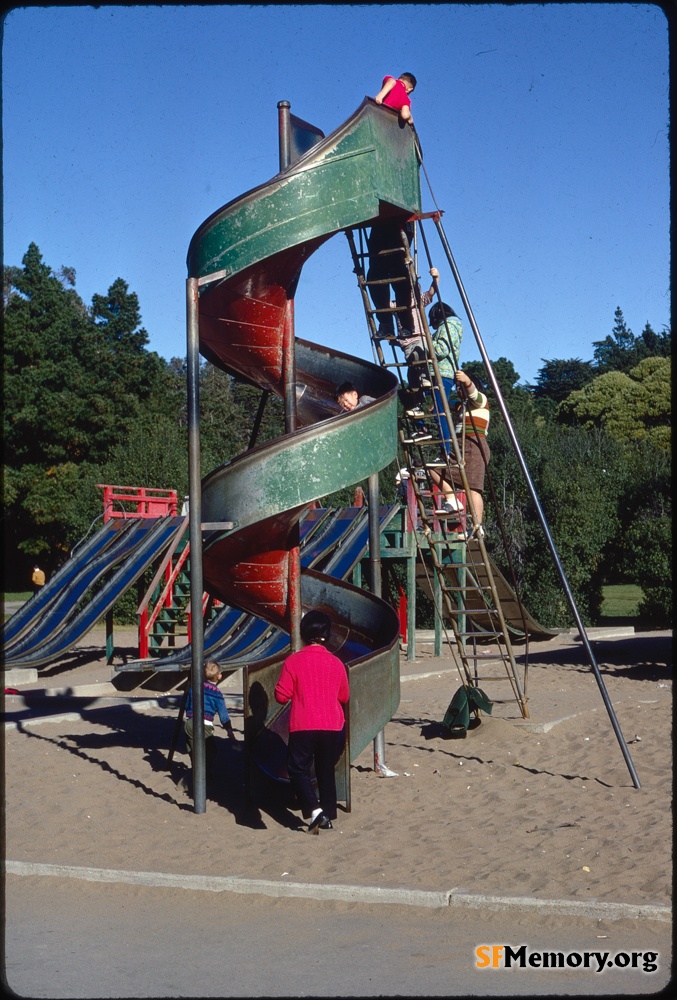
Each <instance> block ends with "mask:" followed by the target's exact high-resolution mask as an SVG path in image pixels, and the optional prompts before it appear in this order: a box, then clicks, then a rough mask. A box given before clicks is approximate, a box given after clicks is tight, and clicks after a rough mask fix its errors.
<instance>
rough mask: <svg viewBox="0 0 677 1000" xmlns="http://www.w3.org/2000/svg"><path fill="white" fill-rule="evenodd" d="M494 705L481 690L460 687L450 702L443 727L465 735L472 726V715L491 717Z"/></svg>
mask: <svg viewBox="0 0 677 1000" xmlns="http://www.w3.org/2000/svg"><path fill="white" fill-rule="evenodd" d="M492 708H493V703H492V702H491V701H489V699H488V697H487V696H486V694H485V693H484V691H483V690H482V689H481V688H477V687H470V686H468V687H460V688H459V689H458V691H457V692H456V694H455V695H454V697H453V698H452V699H451V701H450V702H449V708H448V709H447V711H446V713H445V716H444V719H443V720H442V725H443V726H444V727H445V728H446V729H449V730H450V731H451V732H453V733H455V734H457V735H460V734H461V733H463V734H465V732H466V731H467V729H468V726H469V725H470V713H471V712H474V713H475V715H477V713H478V712H480V711H481V712H486V713H487V715H491V710H492Z"/></svg>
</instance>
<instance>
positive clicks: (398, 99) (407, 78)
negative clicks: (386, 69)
mask: <svg viewBox="0 0 677 1000" xmlns="http://www.w3.org/2000/svg"><path fill="white" fill-rule="evenodd" d="M415 87H416V77H415V76H414V74H413V73H401V74H400V76H398V78H397V79H395V77H394V76H384V77H383V86H382V87H381V89H380V90H379V92H378V94H377V95H376V97H375V98H374V100H375V101H376V103H377V104H385V106H386V107H387V108H394V109H395V111H399V113H400V118H401V119H402V120H403V121H405V122H409V123H410V124H411V125H413V123H414V119H413V118H412V116H411V99H410V97H409V94H411V93H412V92H413V90H414V89H415Z"/></svg>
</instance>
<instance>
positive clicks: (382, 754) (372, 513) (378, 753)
mask: <svg viewBox="0 0 677 1000" xmlns="http://www.w3.org/2000/svg"><path fill="white" fill-rule="evenodd" d="M368 498H369V500H368V502H369V571H370V572H369V576H370V584H371V592H372V594H375V595H376V597H381V594H382V587H381V523H380V521H381V518H380V513H379V488H378V472H372V474H371V475H370V476H369V480H368ZM374 770H375V771H376V773H377V774H384V775H385V774H392V773H393V772H392V771H388V768H387V767H386V740H385V732H384V730H383V729H382V730H381V731H380V732H379V733H377V734H376V736H375V737H374Z"/></svg>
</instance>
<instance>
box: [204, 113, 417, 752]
mask: <svg viewBox="0 0 677 1000" xmlns="http://www.w3.org/2000/svg"><path fill="white" fill-rule="evenodd" d="M419 211H420V184H419V163H418V160H417V156H416V151H415V146H414V134H413V132H412V130H411V129H410V128H409V127H407V126H402V125H401V124H400V122H399V120H398V116H397V114H396V113H395V112H392V111H390V110H389V109H387V108H383V107H378V106H377V105H376V104H374V102H373V101H372V100H370V99H369V98H365V100H364V102H363V103H362V105H361V106H360V107H359V108H358V109H357V111H356V112H355V113H354V114H353V115H352V117H351V118H350V119H348V121H346V122H345V123H344V124H343V125H341V126H340V127H339V128H338V129H337V130H336V131H335V132H333V133H332V134H331V135H329V136H328V137H327V138H326V139H322V140H321V141H320V142H319V143H318V144H317V145H315V146H313V147H312V148H311V149H310V150H309V151H308V152H307V153H305V155H303V156H301V157H300V159H298V160H297V161H296V162H294V163H293V164H292V165H291V166H290V167H288V168H286V169H285V170H282V171H281V172H280V173H279V174H277V175H276V176H275V177H273V178H272V180H270V181H268V182H267V183H265V184H262V185H260V186H259V187H257V188H254V189H253V190H251V191H249V192H247V193H246V194H244V195H242V196H241V197H239V198H237V199H235V200H234V201H231V202H229V203H228V204H227V205H225V206H224V207H223V208H221V209H219V210H218V211H217V212H215V213H214V214H213V215H212V216H211V217H210V218H209V219H207V220H206V222H204V223H203V225H202V226H200V228H199V229H198V230H197V232H196V233H195V235H194V237H193V239H192V241H191V244H190V247H189V251H188V261H187V263H188V274H189V277H190V278H193V279H196V280H197V283H198V286H199V302H198V328H199V339H200V351H201V353H202V354H203V355H204V356H205V357H206V358H207V359H208V360H210V361H211V362H212V363H213V364H214V365H216V366H217V367H219V368H221V369H222V370H224V371H227V372H230V373H231V374H234V375H235V376H236V377H240V378H243V379H246V380H248V381H249V382H251V383H254V384H256V385H258V386H260V387H261V389H264V390H267V391H271V392H274V393H276V394H277V395H278V396H280V397H281V398H284V397H285V383H287V385H289V383H290V381H292V379H290V372H289V369H288V368H286V367H285V365H286V362H285V352H284V341H285V331H289V329H290V324H291V315H292V306H293V298H294V294H295V291H296V287H297V284H298V282H299V278H300V275H301V269H302V267H303V264H304V262H305V261H306V260H307V259H308V258H309V256H310V255H311V254H312V253H313V252H314V251H315V250H316V249H317V248H318V247H319V246H321V245H322V243H324V242H325V241H326V240H327V239H329V238H330V237H331V236H333V235H334V234H336V233H339V232H341V231H342V230H345V229H348V228H351V227H355V226H360V225H365V224H369V225H370V224H372V223H373V222H378V220H379V219H382V218H386V217H390V218H401V219H402V220H404V219H406V218H407V217H408V216H410V215H411V214H412V213H414V212H419ZM318 305H319V304H318ZM320 311H321V310H320ZM287 363H288V362H287ZM343 381H351V382H353V384H354V385H355V386H357V387H358V389H359V392H360V394H364V395H368V396H371V397H373V399H374V401H373V402H371V403H368V404H367V405H365V406H363V407H360V408H358V409H356V410H353V411H352V412H351V413H348V414H343V413H341V412H340V411H339V409H338V407H337V404H336V402H335V401H334V393H335V387H336V386H337V385H338V384H339V383H341V382H343ZM293 382H294V384H295V397H296V428H297V429H296V430H293V431H291V432H290V433H287V434H285V435H284V436H282V437H280V438H278V439H276V440H275V441H273V442H269V443H266V444H264V445H260V446H258V447H256V448H253V449H251V450H249V451H247V452H245V453H243V454H241V455H239V456H238V457H237V458H235V459H233V460H232V461H231V462H229V463H227V464H226V465H223V466H221V467H219V468H217V469H215V470H213V471H212V472H211V473H210V474H209V475H207V476H206V478H204V479H203V481H202V513H203V520H204V522H206V523H214V522H222V521H229V522H233V523H234V528H233V529H232V530H229V531H221V530H213V531H211V532H210V533H207V534H205V536H204V554H203V572H204V583H205V588H206V589H207V590H208V591H209V592H210V593H212V594H213V595H214V596H215V597H218V598H219V599H220V600H222V601H224V602H225V603H226V604H229V605H231V606H233V607H236V608H240V609H241V610H242V611H246V612H247V613H249V614H251V615H255V616H256V617H257V618H261V619H263V620H264V621H267V622H269V623H270V624H271V625H274V626H277V628H279V629H282V630H284V631H286V632H291V614H292V611H291V604H292V591H291V588H290V586H289V574H290V567H291V564H292V552H293V550H294V548H295V546H296V544H297V540H296V539H297V527H298V522H299V519H300V518H301V516H302V514H303V513H304V511H306V510H307V509H308V508H309V507H310V505H311V504H312V503H313V502H315V501H316V500H319V499H320V498H321V497H324V496H326V495H327V494H330V493H332V492H334V491H336V490H338V489H340V488H342V487H346V486H350V485H352V484H354V483H356V482H359V481H360V480H362V479H364V478H366V477H367V476H369V475H370V474H371V473H375V472H378V471H380V470H381V469H383V468H385V467H386V466H387V465H389V464H390V462H392V461H393V459H394V458H395V457H396V453H397V384H398V383H397V379H396V377H395V376H394V375H393V374H392V373H391V372H389V371H387V370H385V369H382V368H380V367H379V366H377V365H374V364H372V363H370V362H367V361H363V360H360V359H358V358H355V357H351V356H349V355H347V354H344V353H342V352H340V351H337V350H334V349H332V348H329V347H323V346H320V345H318V344H314V343H311V342H309V341H306V340H301V339H298V338H297V339H296V340H295V374H294V376H293ZM301 604H302V608H303V610H304V611H305V610H307V609H309V608H318V607H319V608H322V609H323V610H326V612H327V613H328V614H329V616H330V617H331V619H332V622H333V629H332V643H331V648H332V649H333V651H334V652H335V653H336V654H337V655H338V656H339V657H340V658H341V659H343V661H344V662H345V663H346V665H347V667H348V671H349V679H350V685H351V702H350V719H349V759H350V760H353V759H354V758H355V757H356V756H357V755H358V754H359V753H360V752H361V751H362V750H363V749H364V748H365V747H366V746H367V745H368V744H369V742H370V741H371V740H372V739H373V738H374V737H375V735H376V734H377V733H378V732H379V731H380V730H381V729H382V728H383V726H384V725H385V723H386V722H388V720H389V719H390V718H391V717H392V715H393V713H394V712H395V710H396V708H397V706H398V704H399V648H398V647H399V644H398V634H399V625H398V620H397V616H396V614H395V611H394V609H393V608H392V607H391V606H390V605H388V604H386V603H385V602H384V601H382V600H381V599H380V598H378V597H376V596H375V595H374V594H372V593H369V592H367V591H365V590H361V589H359V588H356V587H354V586H351V585H349V584H347V583H344V582H343V581H341V580H339V579H336V578H335V577H332V576H330V575H328V574H326V573H325V574H323V573H318V572H317V571H315V570H312V569H310V568H306V569H302V570H301ZM255 657H256V653H255V651H253V653H252V654H251V656H250V659H249V661H248V668H247V678H248V679H247V682H246V683H247V685H248V687H247V690H246V708H245V710H246V713H247V725H246V729H245V733H246V736H247V739H248V741H249V742H250V745H258V746H259V747H261V746H264V745H266V744H268V743H270V739H269V737H271V736H272V735H273V731H274V733H275V735H276V737H279V736H280V734H283V733H284V715H285V713H284V711H281V710H280V708H279V706H278V705H277V704H276V703H275V700H274V697H273V688H274V685H275V682H276V680H277V677H278V676H279V671H280V668H281V663H282V658H283V654H279V653H278V654H276V655H273V656H272V657H270V656H269V657H266V658H264V659H262V660H260V659H256V658H255ZM224 666H226V667H227V663H224ZM255 750H256V747H255ZM255 756H257V758H258V759H259V761H260V760H261V759H262V756H263V757H265V753H264V754H263V755H261V754H260V753H256V752H255Z"/></svg>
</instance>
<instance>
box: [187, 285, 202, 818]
mask: <svg viewBox="0 0 677 1000" xmlns="http://www.w3.org/2000/svg"><path fill="white" fill-rule="evenodd" d="M186 326H187V345H188V346H187V369H188V374H187V379H188V495H189V506H188V513H189V524H190V536H189V537H190V611H191V622H192V634H191V651H192V658H191V675H190V677H191V680H190V682H191V686H192V692H193V802H194V810H195V812H196V813H204V812H206V810H207V792H206V766H205V741H204V677H203V665H202V660H203V657H204V622H203V620H202V593H203V590H204V584H203V579H202V483H201V476H200V341H199V321H198V281H197V278H188V281H187V283H186Z"/></svg>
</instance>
